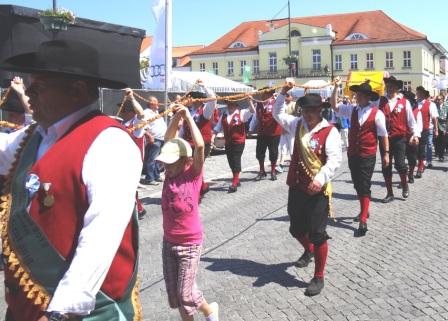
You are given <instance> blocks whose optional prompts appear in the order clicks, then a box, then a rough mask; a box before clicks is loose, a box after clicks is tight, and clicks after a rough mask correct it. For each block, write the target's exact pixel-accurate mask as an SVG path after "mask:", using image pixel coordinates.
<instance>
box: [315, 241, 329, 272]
mask: <svg viewBox="0 0 448 321" xmlns="http://www.w3.org/2000/svg"><path fill="white" fill-rule="evenodd" d="M327 255H328V243H327V241H325V242H324V243H322V244H320V245H319V246H317V245H315V246H314V261H315V266H314V277H316V278H320V279H323V278H324V269H325V263H326V262H327Z"/></svg>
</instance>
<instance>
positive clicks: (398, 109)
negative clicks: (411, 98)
mask: <svg viewBox="0 0 448 321" xmlns="http://www.w3.org/2000/svg"><path fill="white" fill-rule="evenodd" d="M406 103H407V101H406V98H404V97H403V98H401V99H398V100H397V102H396V106H395V108H394V110H393V111H392V108H391V106H389V101H388V99H387V98H386V97H381V100H380V109H381V111H382V112H383V113H384V116H385V117H386V128H387V132H388V134H389V137H406V135H407V132H408V117H407V114H406Z"/></svg>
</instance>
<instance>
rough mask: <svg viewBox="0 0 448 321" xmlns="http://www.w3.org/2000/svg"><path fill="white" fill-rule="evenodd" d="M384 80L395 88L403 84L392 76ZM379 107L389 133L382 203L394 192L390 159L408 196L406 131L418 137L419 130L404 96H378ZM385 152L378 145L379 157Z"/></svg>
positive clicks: (405, 194) (390, 199)
mask: <svg viewBox="0 0 448 321" xmlns="http://www.w3.org/2000/svg"><path fill="white" fill-rule="evenodd" d="M384 82H386V83H388V82H391V83H393V84H395V86H396V87H397V88H402V86H403V81H401V80H397V79H396V78H395V77H394V76H391V77H389V78H384ZM379 108H380V110H381V111H382V112H383V113H384V116H385V117H386V128H387V132H388V134H389V159H390V161H389V166H387V167H383V169H382V172H383V176H384V180H385V182H386V188H387V195H386V197H385V198H384V199H383V200H382V201H383V203H389V202H391V201H393V200H394V192H393V189H392V159H393V160H394V166H395V169H396V170H397V172H398V173H399V175H400V181H401V186H402V188H403V191H402V195H403V198H408V197H409V186H408V177H407V175H408V167H407V165H406V162H405V159H406V146H407V143H408V140H407V137H408V132H411V134H412V136H416V137H420V132H419V130H418V128H417V124H416V122H415V119H414V116H413V114H412V108H411V105H410V103H409V101H408V100H407V99H406V98H405V97H403V96H401V95H398V94H397V95H395V97H386V96H382V97H381V98H380V103H379ZM385 152H387V151H384V150H383V148H382V146H381V145H380V153H381V157H383V155H384V153H385Z"/></svg>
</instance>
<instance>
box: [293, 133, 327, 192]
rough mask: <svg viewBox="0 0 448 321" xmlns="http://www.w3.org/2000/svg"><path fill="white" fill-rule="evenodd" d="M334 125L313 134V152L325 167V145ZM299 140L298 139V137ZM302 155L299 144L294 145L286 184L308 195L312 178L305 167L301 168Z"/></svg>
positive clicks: (311, 141)
mask: <svg viewBox="0 0 448 321" xmlns="http://www.w3.org/2000/svg"><path fill="white" fill-rule="evenodd" d="M333 127H334V126H333V125H329V126H327V127H323V128H322V129H320V130H319V131H317V132H316V133H314V134H313V136H312V137H311V139H310V143H312V145H311V146H312V147H313V151H314V153H316V155H317V156H318V157H319V159H320V161H321V162H322V164H323V165H325V163H326V162H327V154H326V152H325V144H326V142H327V137H328V135H329V134H330V131H331V130H332V129H333ZM296 140H297V137H296ZM299 163H301V155H300V154H299V148H298V142H295V144H294V151H293V153H292V156H291V164H290V166H289V171H288V177H287V179H286V184H288V186H290V187H295V186H297V187H298V188H299V189H300V190H301V191H302V192H304V193H308V185H309V184H310V183H311V178H310V177H309V176H308V174H307V173H306V172H305V169H304V168H303V166H301V165H300V164H299Z"/></svg>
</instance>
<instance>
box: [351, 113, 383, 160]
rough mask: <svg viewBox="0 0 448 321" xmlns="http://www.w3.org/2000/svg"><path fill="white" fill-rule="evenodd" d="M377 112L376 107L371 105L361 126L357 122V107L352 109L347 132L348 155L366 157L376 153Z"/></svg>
mask: <svg viewBox="0 0 448 321" xmlns="http://www.w3.org/2000/svg"><path fill="white" fill-rule="evenodd" d="M377 112H378V107H376V106H375V107H372V109H371V110H370V115H369V117H367V120H366V121H365V122H364V123H363V124H362V126H361V125H360V124H359V118H358V109H357V108H356V109H354V110H353V112H352V118H351V121H350V130H349V132H348V141H349V144H348V151H347V153H348V156H361V157H367V156H371V155H375V154H376V150H377V145H378V143H377V142H378V139H377V132H376V124H375V117H376V113H377Z"/></svg>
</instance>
